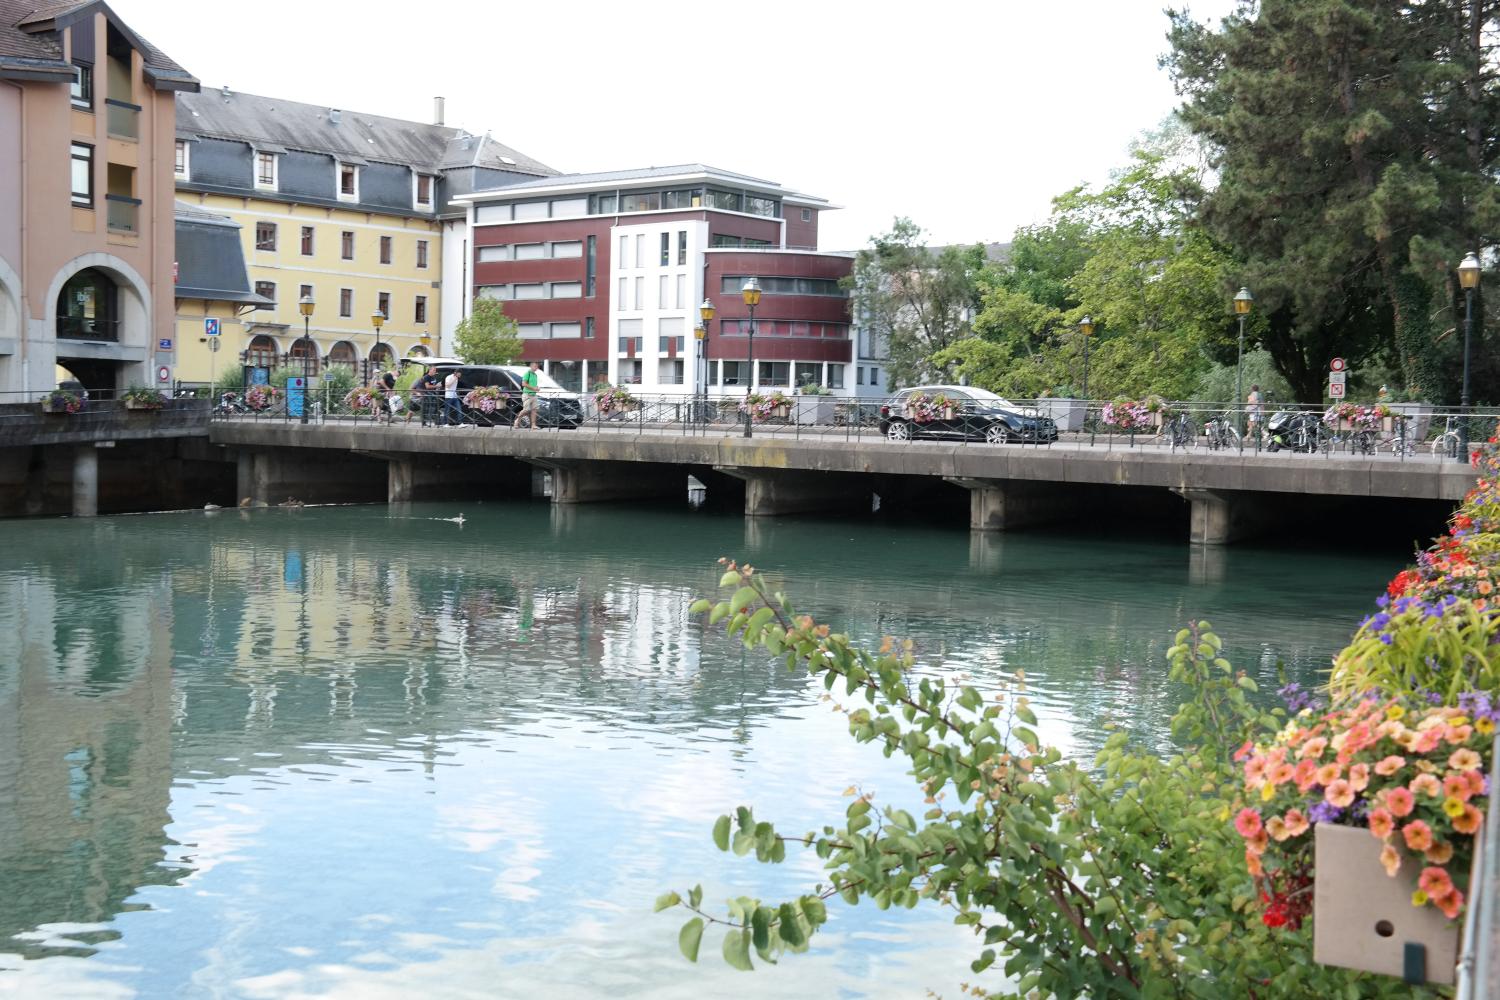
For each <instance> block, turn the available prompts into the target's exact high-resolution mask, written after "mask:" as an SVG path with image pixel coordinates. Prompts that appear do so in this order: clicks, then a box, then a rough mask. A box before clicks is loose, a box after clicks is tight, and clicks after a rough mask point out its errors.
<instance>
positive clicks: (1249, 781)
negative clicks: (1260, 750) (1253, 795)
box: [1245, 754, 1266, 788]
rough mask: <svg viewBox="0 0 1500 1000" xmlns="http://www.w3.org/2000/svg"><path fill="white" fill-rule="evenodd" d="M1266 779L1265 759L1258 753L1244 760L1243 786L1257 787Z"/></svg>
mask: <svg viewBox="0 0 1500 1000" xmlns="http://www.w3.org/2000/svg"><path fill="white" fill-rule="evenodd" d="M1265 780H1266V759H1265V758H1264V757H1262V756H1260V755H1259V754H1257V755H1255V756H1254V757H1251V758H1250V759H1249V760H1247V761H1245V786H1246V787H1247V788H1259V787H1260V786H1261V783H1262V782H1264V781H1265Z"/></svg>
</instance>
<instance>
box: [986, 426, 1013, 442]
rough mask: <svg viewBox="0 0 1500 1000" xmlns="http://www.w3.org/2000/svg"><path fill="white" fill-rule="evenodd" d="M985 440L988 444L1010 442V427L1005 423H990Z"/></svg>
mask: <svg viewBox="0 0 1500 1000" xmlns="http://www.w3.org/2000/svg"><path fill="white" fill-rule="evenodd" d="M984 440H985V443H986V444H1009V443H1010V428H1009V427H1006V426H1005V425H1004V424H990V425H989V426H988V427H986V428H985V431H984Z"/></svg>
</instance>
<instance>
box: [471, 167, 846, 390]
mask: <svg viewBox="0 0 1500 1000" xmlns="http://www.w3.org/2000/svg"><path fill="white" fill-rule="evenodd" d="M457 200H458V201H460V202H462V203H464V204H467V205H468V206H469V207H470V213H469V218H468V222H469V227H470V230H471V232H472V240H473V248H472V267H473V270H472V274H473V278H472V283H471V287H472V294H473V295H474V296H476V297H487V298H494V299H499V300H501V301H503V302H504V303H505V312H506V314H507V315H509V316H511V317H512V318H514V319H515V320H516V322H517V323H518V324H519V326H520V334H521V337H522V339H523V341H524V345H525V346H524V350H523V354H522V357H523V358H524V359H526V360H536V361H540V362H542V363H543V366H544V368H545V369H546V370H547V371H548V372H549V373H550V374H551V375H552V377H553V378H555V379H557V381H558V382H560V383H561V384H563V385H564V386H567V387H569V388H573V389H582V388H585V387H588V386H593V385H595V384H597V383H598V382H601V381H607V382H610V383H615V384H623V385H631V386H638V387H639V389H640V390H641V391H642V392H645V393H664V394H683V395H688V394H691V393H694V392H695V391H697V392H704V393H707V394H708V395H711V396H718V395H738V394H742V393H744V392H745V391H746V390H747V389H748V388H750V387H752V386H753V387H754V388H755V389H762V388H764V389H767V390H769V389H773V388H780V389H784V390H787V391H790V390H791V389H792V388H793V387H795V386H797V385H804V384H816V385H820V386H825V387H827V388H829V389H830V390H832V391H834V392H836V393H840V394H843V393H846V392H847V391H848V389H849V387H850V373H849V370H848V369H849V367H850V363H851V362H852V361H853V353H852V352H853V347H854V343H853V341H852V340H851V338H850V318H849V305H848V296H847V293H846V292H845V290H844V289H843V288H842V287H841V285H840V281H841V279H842V278H844V277H845V276H847V275H848V274H849V273H850V271H851V269H852V266H853V254H846V253H837V254H835V253H822V252H819V251H818V249H817V245H818V217H819V215H820V213H822V212H825V211H829V210H831V209H834V208H836V207H837V206H834V205H831V204H829V203H828V201H826V200H825V199H823V198H818V197H814V196H812V195H807V194H802V193H799V192H796V191H791V190H788V189H786V188H783V187H782V186H781V185H780V184H777V183H775V182H773V181H767V180H762V179H759V178H755V177H749V176H746V175H744V174H737V173H732V172H730V171H726V170H720V169H717V168H714V167H708V166H704V165H702V164H686V165H681V166H672V167H653V168H649V169H643V170H622V171H614V172H609V173H594V174H566V175H562V176H554V177H547V178H539V179H536V180H528V181H522V182H520V183H516V184H511V185H508V186H506V187H504V188H501V189H499V190H493V191H480V192H475V193H473V194H469V195H467V196H465V197H462V198H459V199H457ZM751 277H755V278H757V279H758V281H759V283H760V287H761V289H762V293H763V297H762V299H761V303H760V305H759V307H757V310H756V314H755V342H754V351H755V355H754V371H752V370H751V359H750V321H749V319H750V318H749V313H748V310H747V309H746V307H745V305H744V303H743V300H742V298H741V295H740V289H741V287H742V286H743V284H744V283H745V281H746V280H747V279H749V278H751ZM705 300H707V302H709V303H710V304H712V306H713V308H714V317H713V320H712V322H711V323H710V324H709V326H708V327H707V328H706V329H704V330H703V331H702V336H701V338H700V337H699V336H697V335H696V333H697V331H696V328H697V327H698V326H699V325H700V323H701V320H700V309H701V307H702V304H703V303H704V301H705Z"/></svg>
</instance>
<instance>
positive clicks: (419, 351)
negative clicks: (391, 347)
mask: <svg viewBox="0 0 1500 1000" xmlns="http://www.w3.org/2000/svg"><path fill="white" fill-rule="evenodd" d="M406 356H407V357H408V358H430V357H432V352H431V351H429V350H428V349H427V348H425V347H413V348H412V349H411V350H409V351H407V352H406Z"/></svg>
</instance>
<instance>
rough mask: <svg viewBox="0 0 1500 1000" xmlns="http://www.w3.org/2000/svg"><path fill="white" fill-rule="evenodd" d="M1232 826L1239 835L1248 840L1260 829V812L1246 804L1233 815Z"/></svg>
mask: <svg viewBox="0 0 1500 1000" xmlns="http://www.w3.org/2000/svg"><path fill="white" fill-rule="evenodd" d="M1234 828H1235V830H1237V831H1238V832H1239V835H1240V836H1241V837H1244V838H1245V839H1246V840H1249V839H1250V838H1251V837H1253V836H1255V835H1256V834H1257V833H1260V831H1261V824H1260V813H1258V812H1256V811H1255V810H1254V809H1251V808H1249V807H1248V806H1247V807H1246V808H1244V809H1241V810H1240V811H1239V813H1238V814H1237V815H1236V816H1235V817H1234Z"/></svg>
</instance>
